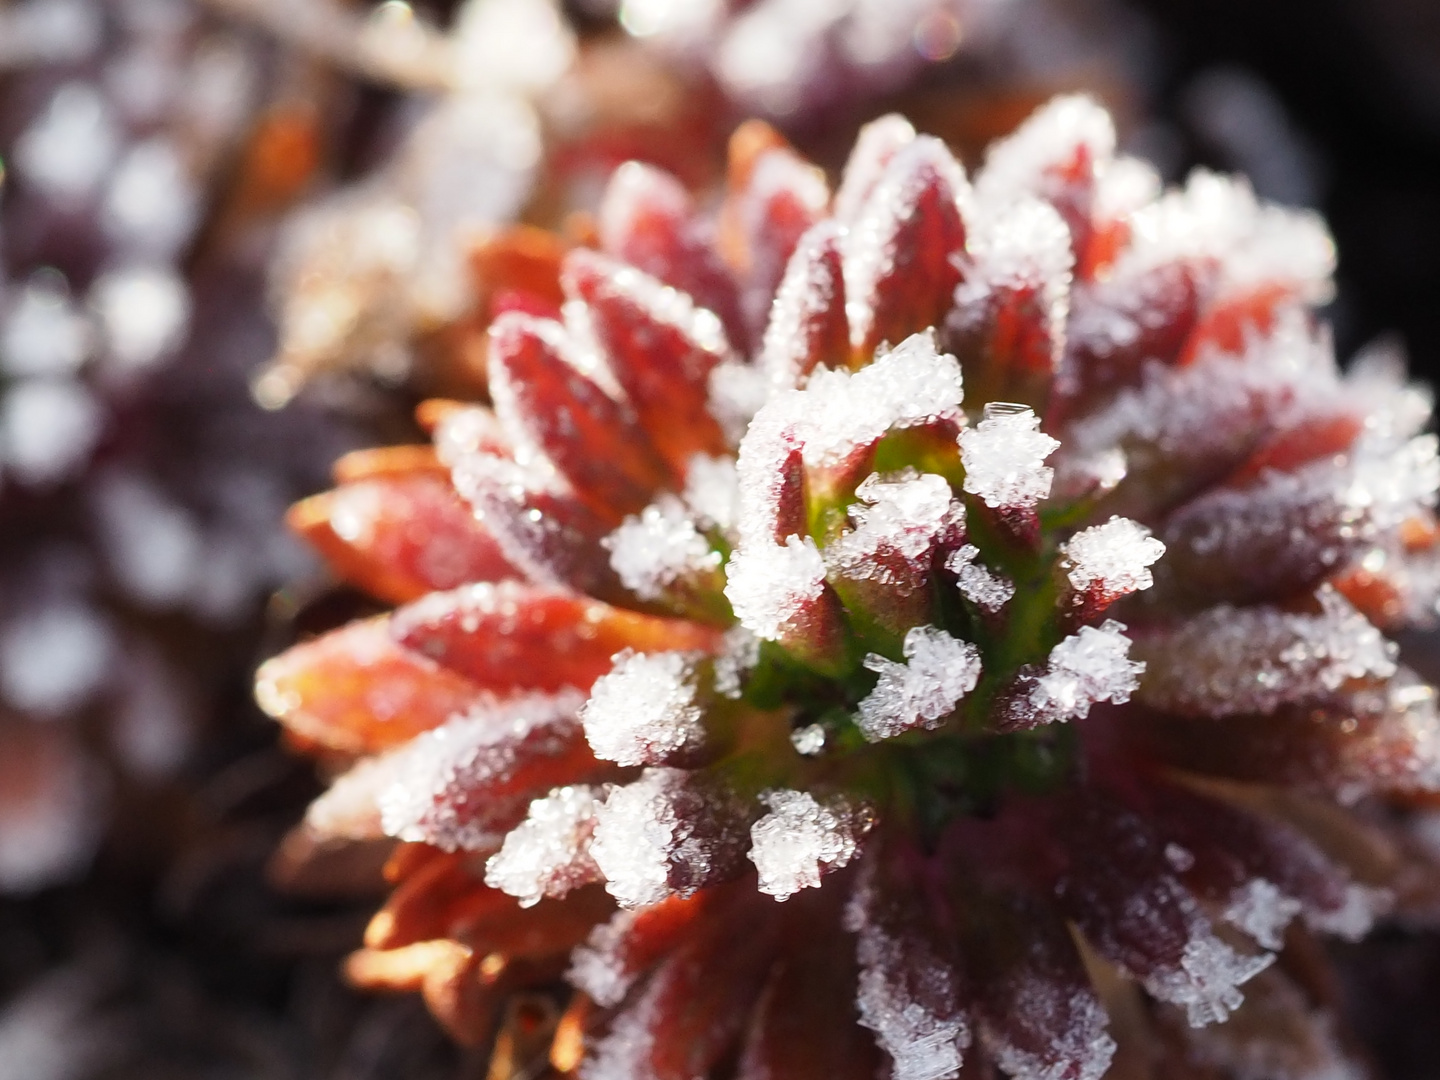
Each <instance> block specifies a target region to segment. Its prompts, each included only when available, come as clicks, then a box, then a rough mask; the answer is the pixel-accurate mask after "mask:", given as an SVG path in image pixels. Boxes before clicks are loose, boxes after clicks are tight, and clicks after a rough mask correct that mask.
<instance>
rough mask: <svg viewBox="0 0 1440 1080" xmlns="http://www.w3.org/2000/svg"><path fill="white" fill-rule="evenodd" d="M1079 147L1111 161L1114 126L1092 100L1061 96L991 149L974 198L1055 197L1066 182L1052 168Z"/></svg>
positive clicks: (992, 200)
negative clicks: (1022, 193)
mask: <svg viewBox="0 0 1440 1080" xmlns="http://www.w3.org/2000/svg"><path fill="white" fill-rule="evenodd" d="M1076 147H1084V148H1085V152H1086V154H1087V156H1088V157H1089V159H1090V161H1091V162H1106V161H1108V160H1109V159H1110V157H1111V156H1112V155H1113V154H1114V152H1115V124H1114V122H1113V121H1112V120H1111V119H1110V114H1109V113H1108V112H1106V111H1105V109H1104V108H1102V107H1101V106H1100V105H1098V104H1097V103H1096V102H1095V101H1093V100H1092V99H1090V98H1088V97H1084V96H1082V95H1079V94H1075V95H1070V96H1066V97H1057V98H1055V99H1054V100H1052V101H1050V102H1049V103H1048V104H1047V105H1045V106H1043V107H1042V108H1040V109H1038V110H1037V111H1036V112H1035V113H1034V114H1033V115H1031V116H1030V118H1029V119H1028V120H1026V121H1025V122H1024V123H1023V124H1021V125H1020V126H1019V127H1018V128H1016V129H1015V131H1014V132H1013V133H1012V134H1010V135H1009V136H1007V137H1006V138H1004V139H1001V140H1000V141H999V142H997V143H995V145H994V146H992V147H991V148H990V151H989V153H987V154H986V155H985V167H984V168H983V169H981V170H980V173H979V174H978V175H977V176H976V177H975V195H976V198H977V199H979V200H980V201H981V202H983V203H995V202H999V201H1002V200H1005V199H1010V198H1013V197H1014V193H1015V192H1016V191H1029V192H1030V193H1032V194H1035V195H1042V196H1045V197H1054V195H1056V194H1058V193H1059V189H1061V187H1062V184H1063V181H1062V180H1061V179H1060V178H1059V177H1057V176H1055V174H1054V172H1053V171H1052V167H1054V166H1061V167H1063V166H1064V165H1066V164H1068V162H1065V161H1064V160H1063V159H1062V160H1057V158H1058V157H1059V155H1060V154H1061V153H1073V152H1074V148H1076ZM1112 167H1113V166H1112ZM1051 188H1054V189H1055V190H1050V189H1051ZM1147 194H1151V193H1150V192H1147Z"/></svg>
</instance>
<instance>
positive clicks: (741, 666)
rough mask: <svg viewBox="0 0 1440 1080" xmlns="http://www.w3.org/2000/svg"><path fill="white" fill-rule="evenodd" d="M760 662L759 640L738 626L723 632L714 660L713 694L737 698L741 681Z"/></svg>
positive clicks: (741, 685)
mask: <svg viewBox="0 0 1440 1080" xmlns="http://www.w3.org/2000/svg"><path fill="white" fill-rule="evenodd" d="M759 662H760V639H759V638H757V637H756V636H755V635H754V634H752V633H751V632H750V631H749V630H748V629H746V628H745V627H744V626H741V625H739V624H737V625H735V626H732V627H731V628H730V629H729V630H727V631H725V639H724V642H723V644H722V647H721V650H720V655H719V656H717V657H716V658H715V692H716V693H717V694H722V695H724V696H725V697H727V698H738V697H739V696H740V693H741V690H742V689H743V685H744V684H743V680H744V678H745V676H746V675H748V674H750V672H751V670H752V669H753V668H754V667H755V665H756V664H758V663H759Z"/></svg>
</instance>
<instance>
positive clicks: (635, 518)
mask: <svg viewBox="0 0 1440 1080" xmlns="http://www.w3.org/2000/svg"><path fill="white" fill-rule="evenodd" d="M605 546H606V547H607V548H608V549H609V550H610V565H611V567H612V568H613V569H614V570H615V572H616V573H617V574H619V575H620V581H621V582H622V583H623V584H624V586H625V587H626V588H627V589H629V590H631V591H632V592H633V593H634V594H635V595H636V596H638V597H639V598H640V599H641V600H658V599H659V598H660V597H661V596H663V595H664V593H665V589H666V587H667V586H670V585H673V584H674V583H675V582H677V581H681V580H683V579H685V578H687V577H691V576H693V575H697V574H704V573H708V572H713V571H715V570H718V569H719V568H720V553H719V552H717V551H712V550H711V548H710V543H709V541H707V540H706V539H705V537H704V536H703V535H702V534H701V533H700V531H699V530H698V529H696V528H695V522H694V520H693V519H692V518H691V517H690V515H689V514H687V513H686V512H685V508H684V506H682V505H681V503H680V501H679V500H678V499H675V498H665V499H662V500H660V501H659V502H656V503H652V504H651V505H649V506H647V507H646V508H645V509H644V510H642V511H641V512H640V513H639V514H638V515H631V516H630V517H628V518H626V519H625V521H624V523H623V524H622V525H621V526H620V527H619V528H618V529H616V530H615V531H614V532H613V533H611V534H610V535H609V536H608V537H606V538H605Z"/></svg>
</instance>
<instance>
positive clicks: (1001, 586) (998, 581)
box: [945, 544, 1015, 613]
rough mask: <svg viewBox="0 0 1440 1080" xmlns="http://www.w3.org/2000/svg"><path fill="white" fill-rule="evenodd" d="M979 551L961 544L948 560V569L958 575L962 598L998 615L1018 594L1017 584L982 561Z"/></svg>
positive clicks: (946, 561) (956, 579)
mask: <svg viewBox="0 0 1440 1080" xmlns="http://www.w3.org/2000/svg"><path fill="white" fill-rule="evenodd" d="M979 556H980V549H979V548H977V547H976V546H975V545H974V544H962V545H960V546H959V547H958V548H956V549H955V550H954V551H952V552H951V553H950V554H949V555H947V556H946V557H945V568H946V569H947V570H949V571H950V572H951V573H952V574H954V575H955V584H956V585H957V586H958V587H959V589H960V595H961V596H963V597H965V599H966V600H969V601H970V602H971V603H972V604H975V605H976V606H977V607H980V608H983V609H984V610H985V611H989V612H992V613H993V612H997V611H999V610H1000V609H1001V608H1003V607H1004V606H1005V605H1006V604H1008V603H1009V602H1010V599H1011V597H1013V596H1014V595H1015V583H1014V582H1013V581H1011V580H1010V579H1009V578H1008V577H1006V576H1005V575H1004V574H997V573H996V572H995V571H994V570H991V569H990V568H989V567H988V566H986V565H985V564H984V563H982V562H980V561H979Z"/></svg>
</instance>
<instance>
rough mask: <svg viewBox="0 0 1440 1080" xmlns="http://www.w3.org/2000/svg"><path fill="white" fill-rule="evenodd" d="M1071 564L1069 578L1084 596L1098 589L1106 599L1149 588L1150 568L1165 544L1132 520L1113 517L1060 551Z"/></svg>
mask: <svg viewBox="0 0 1440 1080" xmlns="http://www.w3.org/2000/svg"><path fill="white" fill-rule="evenodd" d="M1060 551H1061V553H1062V554H1063V555H1064V556H1065V559H1066V561H1067V562H1068V564H1069V568H1068V570H1067V571H1066V576H1067V577H1068V578H1069V580H1070V584H1071V586H1072V587H1073V588H1074V589H1075V591H1076V592H1077V593H1079V594H1081V595H1083V594H1085V593H1087V592H1090V591H1091V590H1095V591H1097V592H1099V593H1101V594H1102V595H1104V596H1105V597H1106V598H1113V597H1120V596H1124V595H1126V594H1127V593H1133V592H1139V591H1141V590H1142V589H1148V588H1150V586H1151V585H1152V584H1154V578H1153V577H1152V576H1151V574H1150V566H1151V565H1152V564H1153V563H1154V562H1155V561H1156V560H1157V559H1159V558H1160V556H1161V555H1163V554H1165V545H1164V544H1162V543H1161V542H1160V541H1159V540H1156V539H1155V538H1154V537H1153V536H1151V535H1150V530H1149V529H1147V528H1145V526H1143V525H1141V524H1139V523H1138V522H1135V521H1131V520H1130V519H1129V518H1121V517H1112V518H1111V519H1110V520H1109V521H1107V522H1106V523H1105V524H1104V525H1094V526H1092V527H1090V528H1088V529H1084V530H1082V531H1080V532H1078V533H1076V534H1075V535H1074V536H1072V537H1071V538H1070V539H1069V540H1068V541H1066V543H1065V544H1064V545H1063V546H1062V547H1061V549H1060Z"/></svg>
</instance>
